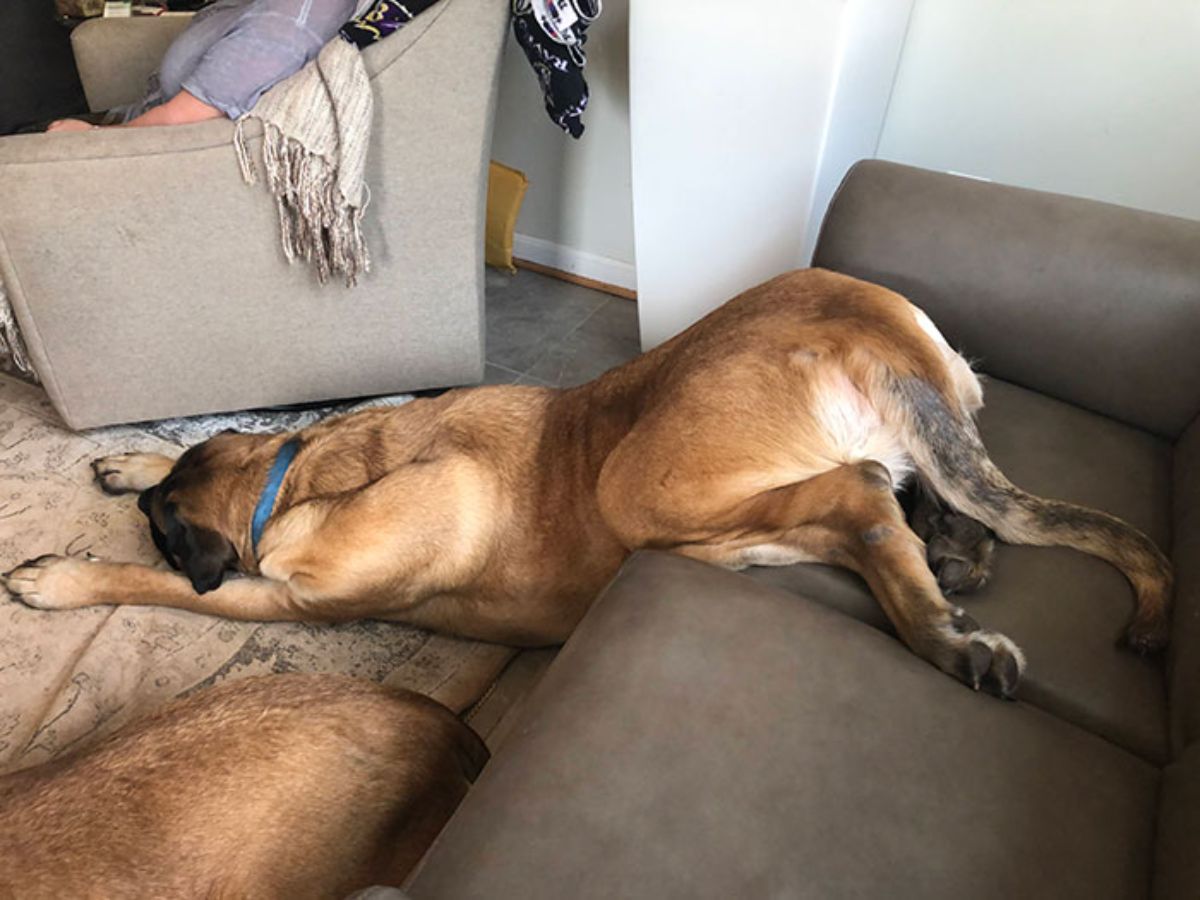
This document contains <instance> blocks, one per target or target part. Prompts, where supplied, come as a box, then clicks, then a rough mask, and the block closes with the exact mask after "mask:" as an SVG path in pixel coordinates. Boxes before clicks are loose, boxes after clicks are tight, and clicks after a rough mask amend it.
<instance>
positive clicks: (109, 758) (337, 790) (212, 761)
mask: <svg viewBox="0 0 1200 900" xmlns="http://www.w3.org/2000/svg"><path fill="white" fill-rule="evenodd" d="M486 759H487V750H486V749H485V748H484V746H483V742H482V741H480V740H479V738H478V737H477V736H476V735H475V733H474V732H473V731H471V729H470V728H468V727H467V726H466V725H464V724H462V723H461V722H460V721H459V720H458V719H457V718H456V717H455V716H454V715H453V714H452V713H451V712H450V711H449V710H447V709H446V708H445V707H443V706H441V705H439V704H437V703H435V702H434V701H432V700H429V699H427V698H425V697H422V696H420V695H419V694H414V693H412V692H410V691H395V690H389V689H386V688H383V687H380V686H378V685H376V684H373V683H371V682H367V681H361V680H355V679H350V678H342V677H338V676H326V675H276V676H267V677H262V678H250V679H246V680H243V681H237V682H232V683H227V684H223V685H221V686H219V687H216V688H213V689H211V690H207V691H204V692H202V693H199V694H197V695H195V696H194V697H191V698H188V699H187V700H184V701H181V702H176V703H173V704H171V705H169V706H167V707H165V708H163V709H162V710H161V711H159V712H157V713H155V714H154V715H152V716H150V717H149V718H146V719H143V720H141V721H138V722H135V723H133V724H132V725H130V726H127V727H126V728H124V729H122V730H121V731H119V732H117V733H116V734H114V735H112V736H111V737H110V738H108V739H107V740H105V741H103V742H102V743H100V744H99V745H97V746H96V747H94V748H91V749H89V750H85V751H83V752H81V753H77V754H74V755H72V756H69V757H65V758H62V759H58V760H54V761H52V762H49V763H46V764H44V765H40V766H35V767H34V768H32V769H25V770H23V771H20V772H15V773H13V774H11V775H6V776H3V777H0V860H3V863H2V864H0V897H30V898H33V897H108V898H113V897H261V898H270V897H279V898H289V900H290V898H299V897H314V898H317V897H320V898H325V897H345V896H346V895H347V894H349V893H350V892H351V891H353V890H357V889H359V888H363V887H366V886H369V885H372V884H390V885H397V886H398V885H399V884H400V883H401V881H402V880H403V879H404V877H405V875H406V874H407V873H408V871H409V869H411V868H412V866H413V865H415V864H416V862H417V861H418V860H419V859H420V858H421V856H422V855H423V854H424V852H425V850H426V849H427V848H428V846H429V844H430V843H432V841H433V839H434V838H435V837H436V836H437V833H438V832H439V831H440V830H441V828H442V826H443V825H444V824H445V822H446V820H447V819H448V818H449V817H450V814H451V813H452V812H453V811H454V809H455V808H456V807H457V806H458V803H459V801H460V800H462V798H463V796H465V794H466V792H467V788H468V787H469V786H470V783H471V782H472V781H473V780H474V779H475V776H476V775H477V774H478V772H479V770H480V769H481V768H482V766H483V764H484V762H485V761H486Z"/></svg>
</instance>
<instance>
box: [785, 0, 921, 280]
mask: <svg viewBox="0 0 1200 900" xmlns="http://www.w3.org/2000/svg"><path fill="white" fill-rule="evenodd" d="M913 2H914V0H849V2H848V3H847V5H846V13H845V18H844V20H843V24H842V28H841V40H840V41H839V42H838V44H839V50H838V59H837V62H836V63H835V68H836V71H837V82H836V86H835V87H834V91H833V104H832V107H831V109H830V113H829V123H828V126H827V127H826V135H825V144H824V147H823V148H822V150H821V163H820V168H819V171H818V174H817V183H816V188H815V192H814V195H813V204H812V214H811V216H810V218H809V223H808V236H807V240H806V241H805V243H804V251H803V254H802V255H803V258H804V260H805V261H806V262H807V261H808V260H809V259H811V258H812V253H813V250H814V249H815V248H816V245H817V234H818V231H819V230H820V227H821V220H822V219H823V218H825V210H826V208H827V207H828V206H829V201H830V200H831V199H833V193H834V191H836V190H837V186H838V185H839V184H841V183H842V178H843V177H844V176H845V174H846V172H847V171H848V170H849V168H850V167H851V166H852V165H854V164H855V163H856V162H858V161H859V160H860V159H871V158H873V157H874V156H875V153H876V151H877V150H878V148H879V138H880V135H881V134H882V132H883V124H884V119H885V117H886V115H887V109H888V101H889V100H890V99H891V96H892V86H893V84H894V83H895V80H896V69H897V67H898V66H899V65H900V51H901V50H902V49H903V47H904V40H905V34H906V33H907V31H908V22H909V18H910V16H911V15H912V10H913Z"/></svg>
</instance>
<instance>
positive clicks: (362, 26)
mask: <svg viewBox="0 0 1200 900" xmlns="http://www.w3.org/2000/svg"><path fill="white" fill-rule="evenodd" d="M435 3H437V0H407V2H405V3H397V2H396V0H376V2H375V3H374V5H372V6H371V8H370V9H368V10H367V11H366V12H365V13H363V14H362V15H361V16H358V17H357V18H354V19H351V20H350V21H349V22H347V23H346V24H345V25H343V26H342V31H341V34H342V37H344V38H345V39H346V40H348V41H349V42H350V43H352V44H354V45H355V46H356V47H358V48H359V49H360V50H361V49H362V48H363V47H366V46H367V45H368V44H374V43H375V42H376V41H382V40H383V39H384V38H385V37H387V36H388V35H389V34H392V33H393V32H395V31H399V30H400V29H401V28H403V27H404V26H405V25H407V24H408V23H409V22H411V21H412V20H413V19H415V18H416V17H417V16H419V15H420V14H421V13H423V12H425V10H427V9H429V7H431V6H433V4H435Z"/></svg>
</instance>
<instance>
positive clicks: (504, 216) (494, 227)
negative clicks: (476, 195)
mask: <svg viewBox="0 0 1200 900" xmlns="http://www.w3.org/2000/svg"><path fill="white" fill-rule="evenodd" d="M527 187H529V179H528V178H526V177H525V173H523V172H518V171H517V170H516V169H510V168H509V167H508V166H505V165H501V164H500V163H498V162H496V161H494V160H493V161H492V164H491V166H490V168H489V170H488V199H487V231H486V239H485V241H484V259H485V260H486V261H487V264H488V265H489V266H496V267H497V268H499V269H507V270H508V271H509V272H515V271H517V269H516V267H515V266H514V265H513V231H514V230H515V229H516V227H517V214H518V213H520V211H521V201H522V200H523V199H524V197H525V189H526V188H527Z"/></svg>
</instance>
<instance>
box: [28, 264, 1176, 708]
mask: <svg viewBox="0 0 1200 900" xmlns="http://www.w3.org/2000/svg"><path fill="white" fill-rule="evenodd" d="M981 405H982V392H981V387H980V384H979V380H978V379H977V377H976V376H975V374H974V373H973V372H972V371H971V369H970V367H969V366H968V365H967V364H966V362H965V361H964V360H963V359H962V358H961V357H960V356H959V355H958V354H956V353H955V352H954V351H953V350H951V348H950V347H949V345H947V343H946V341H945V340H944V338H942V336H941V334H940V333H939V332H938V330H937V329H936V328H935V327H934V325H933V323H932V322H930V320H929V318H928V317H927V316H925V314H924V313H922V312H921V311H920V310H919V309H917V308H916V307H914V306H912V305H911V304H910V303H909V302H908V301H906V300H905V299H904V298H903V297H901V296H899V295H898V294H895V293H893V292H891V291H888V290H886V289H884V288H881V287H877V286H874V285H870V284H867V283H864V282H862V281H858V280H855V279H852V278H848V277H845V276H842V275H837V274H834V273H831V272H826V271H822V270H817V269H812V270H805V271H799V272H794V273H791V274H788V275H783V276H780V277H779V278H776V279H774V280H773V281H771V282H768V283H767V284H765V285H762V286H760V287H758V288H755V289H753V290H750V291H748V292H746V293H745V294H742V295H741V296H739V297H737V298H735V299H734V300H732V301H730V302H729V303H727V304H726V305H725V306H723V307H721V308H720V309H718V310H716V311H714V312H713V313H712V314H710V315H709V316H708V317H706V318H705V319H703V320H702V321H701V322H699V323H697V324H696V325H694V326H692V327H691V328H689V329H688V330H687V331H686V332H684V333H683V334H681V335H679V336H677V337H676V338H674V339H673V340H671V341H669V342H667V343H666V344H664V345H662V346H660V347H658V348H657V349H655V350H652V351H650V352H649V353H646V354H644V355H643V356H641V357H639V358H637V359H635V360H633V361H632V362H630V363H628V364H627V365H624V366H621V367H619V368H617V369H614V370H612V371H610V372H608V373H606V374H605V375H604V376H602V377H600V378H598V379H596V380H595V381H592V382H590V383H589V384H585V385H583V386H581V387H578V388H575V389H572V390H565V391H556V390H549V389H541V388H532V387H486V388H478V389H475V390H466V391H457V392H453V393H449V394H445V395H443V396H441V397H439V398H437V399H433V400H421V401H417V402H413V403H410V404H409V405H407V406H403V407H400V408H398V409H397V408H392V409H378V410H370V411H366V412H361V413H358V414H355V415H351V416H347V417H344V418H341V419H337V420H333V421H326V422H322V423H320V424H318V425H315V426H313V427H312V428H308V429H306V430H304V431H302V432H300V433H299V434H298V435H296V436H295V437H294V438H289V437H288V436H274V437H258V436H247V435H238V434H227V435H222V436H219V437H216V438H214V439H212V440H210V441H208V442H206V443H204V444H202V445H200V446H198V447H195V448H193V449H191V450H189V451H188V452H187V453H185V454H184V455H183V457H182V458H181V459H180V460H179V461H178V463H174V462H173V461H172V460H170V459H167V458H165V457H161V456H146V455H135V456H124V457H115V458H110V459H106V460H99V461H98V462H97V465H96V471H97V475H98V477H99V478H100V481H101V484H102V485H103V486H104V487H105V489H106V490H109V491H145V492H146V493H145V494H143V496H142V498H141V502H142V506H143V508H144V509H145V510H146V511H147V513H148V515H149V516H150V519H151V523H152V527H153V528H154V530H155V532H156V535H157V539H158V541H159V545H160V547H162V549H163V550H164V552H165V553H166V555H167V557H168V559H170V560H171V561H172V563H173V564H175V565H176V566H177V567H178V568H180V569H181V570H182V571H183V572H184V573H185V575H186V576H187V577H181V576H179V575H174V574H171V573H169V572H165V571H160V570H156V569H150V568H146V567H143V566H130V565H121V564H118V563H99V562H96V563H93V562H88V561H85V560H81V559H75V558H60V557H44V558H42V559H39V560H35V561H32V562H30V563H27V564H23V565H21V566H19V567H18V568H17V569H16V570H14V571H13V572H11V573H9V575H8V582H7V583H8V588H9V590H10V591H11V592H12V593H13V594H14V595H15V596H17V597H18V598H20V599H21V600H23V601H25V602H26V603H28V604H30V605H31V606H35V607H38V608H42V609H69V608H73V607H79V606H86V605H89V604H97V603H134V604H162V605H168V606H176V607H181V608H184V609H190V610H195V611H198V612H205V613H213V614H216V615H222V616H231V617H235V618H243V619H303V620H337V619H354V618H359V617H379V618H387V619H396V620H402V621H405V622H410V623H412V624H415V625H421V626H426V627H429V628H434V629H439V630H442V631H448V632H452V633H455V634H460V635H467V636H471V637H477V638H483V639H485V640H491V641H498V642H502V643H509V644H519V645H534V644H547V643H553V642H559V641H562V640H563V639H564V638H566V636H567V635H568V634H570V632H571V629H572V628H574V626H575V624H576V623H577V622H578V621H579V619H580V617H581V616H582V615H583V614H584V612H585V611H586V609H587V607H588V604H589V603H590V602H591V600H592V598H593V597H594V596H595V595H596V593H597V591H598V590H599V589H600V588H601V587H602V586H603V585H604V583H605V582H606V581H607V580H608V579H609V578H610V577H611V576H612V575H613V573H614V572H615V570H616V569H617V567H618V566H619V565H620V563H621V561H622V560H623V559H624V558H625V556H626V555H627V554H628V553H629V552H630V551H632V550H635V549H637V548H639V547H657V548H667V549H671V550H675V551H677V552H679V553H683V554H686V555H689V556H693V557H697V558H699V559H704V560H709V561H711V562H714V563H717V564H720V565H724V566H732V567H741V566H747V565H751V564H760V565H776V564H786V563H793V562H797V561H801V560H814V561H820V562H826V563H832V564H836V565H840V566H845V567H847V568H850V569H853V570H854V571H856V572H858V573H860V574H861V575H862V577H863V578H864V579H865V580H866V581H867V583H868V584H869V585H870V587H871V589H872V591H873V592H874V594H875V596H876V597H877V598H878V600H879V602H880V603H881V604H882V606H883V608H884V610H885V611H886V612H887V614H888V616H889V618H890V619H891V621H892V622H893V623H894V625H895V627H896V631H897V632H898V634H899V635H900V637H901V638H902V639H903V640H904V641H905V642H906V643H907V644H908V646H909V647H911V648H912V649H913V650H914V651H915V652H916V653H917V654H919V655H920V656H922V657H924V658H925V659H927V660H929V661H930V662H932V663H933V664H934V665H936V666H938V667H939V668H941V669H942V670H943V671H946V672H949V673H951V674H953V675H955V676H956V677H958V678H960V679H961V680H963V681H965V682H966V683H968V684H970V685H973V686H974V687H976V688H979V687H984V688H986V689H988V690H989V691H992V692H994V693H999V694H1002V695H1008V694H1011V693H1012V691H1013V690H1014V689H1015V687H1016V684H1017V682H1018V680H1019V677H1020V674H1021V671H1022V668H1023V666H1024V661H1023V659H1022V656H1021V653H1020V651H1019V650H1018V649H1017V647H1016V646H1015V645H1014V644H1013V643H1012V642H1011V641H1010V640H1009V639H1007V638H1005V637H1004V636H1002V635H999V634H996V633H993V632H990V631H986V630H984V629H982V628H980V627H979V626H978V625H977V624H976V623H975V622H974V621H972V620H971V619H970V618H969V617H968V616H966V615H965V614H963V612H962V611H961V610H960V609H958V608H956V607H954V606H952V605H951V604H949V603H948V602H946V600H945V599H944V597H943V596H942V593H941V591H940V590H939V589H938V583H937V580H936V579H935V578H934V576H933V574H932V573H931V572H930V570H929V568H928V566H927V564H926V557H925V548H924V546H923V544H922V542H921V540H920V539H919V538H918V537H917V536H916V535H915V534H914V533H913V531H912V530H910V529H909V528H908V527H907V526H906V524H905V521H904V518H903V514H902V512H901V509H900V507H899V505H898V503H897V500H896V497H895V495H894V492H893V488H894V487H896V486H897V485H899V484H900V483H902V482H903V481H904V480H905V479H906V478H908V477H909V476H910V474H912V473H913V472H914V471H915V472H916V473H917V474H918V476H919V478H920V480H921V482H922V483H923V484H924V485H926V486H927V487H928V488H929V489H930V490H931V491H932V493H934V494H935V495H936V496H937V497H939V498H940V500H941V502H943V503H944V504H945V505H946V506H948V507H949V508H951V509H952V510H954V511H956V512H958V513H961V514H963V515H965V516H969V517H971V518H974V519H977V520H979V521H980V522H982V523H984V524H985V525H987V526H988V527H989V528H991V529H992V530H993V531H994V532H995V534H996V535H997V536H998V537H999V538H1000V539H1001V540H1005V541H1009V542H1012V543H1022V544H1040V545H1064V546H1068V547H1075V548H1077V549H1079V550H1082V551H1084V552H1087V553H1092V554H1095V555H1097V556H1099V557H1101V558H1103V559H1105V560H1108V561H1109V562H1110V563H1112V564H1113V565H1115V566H1117V567H1118V568H1119V569H1120V570H1121V571H1122V572H1124V573H1125V575H1126V576H1127V577H1128V579H1129V581H1130V582H1131V583H1132V585H1133V588H1134V591H1135V594H1136V601H1137V602H1136V612H1135V614H1134V617H1133V620H1132V622H1131V624H1130V626H1129V630H1128V640H1129V643H1130V645H1131V646H1132V647H1134V648H1135V649H1137V650H1140V651H1151V650H1156V649H1158V648H1160V647H1162V646H1163V645H1164V644H1165V643H1166V639H1167V608H1168V604H1169V599H1170V592H1171V569H1170V565H1169V563H1168V562H1167V560H1166V559H1165V557H1164V556H1163V555H1162V554H1161V553H1160V552H1159V551H1158V549H1157V548H1156V547H1155V546H1154V545H1153V543H1152V542H1151V541H1150V540H1148V539H1147V538H1146V537H1145V536H1144V535H1142V534H1141V533H1140V532H1138V531H1136V530H1134V529H1133V528H1131V527H1130V526H1128V525H1126V524H1125V523H1124V522H1121V521H1120V520H1118V519H1115V518H1113V517H1112V516H1109V515H1106V514H1105V513H1101V512H1095V511H1092V510H1088V509H1083V508H1080V507H1077V506H1072V505H1069V504H1066V503H1059V502H1055V501H1047V500H1041V499H1039V498H1036V497H1033V496H1030V495H1029V494H1027V493H1024V492H1023V491H1021V490H1019V489H1017V488H1016V487H1014V486H1013V485H1012V484H1011V483H1009V482H1008V481H1007V480H1006V479H1005V478H1004V476H1003V475H1002V474H1001V473H1000V472H999V470H997V468H996V467H995V465H993V463H992V462H991V460H990V459H989V458H988V456H987V453H986V452H985V450H984V448H983V445H982V444H981V443H980V439H979V434H978V431H977V430H976V426H975V422H974V418H973V416H974V413H975V412H976V411H977V410H978V409H979V408H980V406H981ZM289 444H290V445H291V446H292V447H293V448H294V447H297V446H298V448H299V450H298V453H297V455H296V457H295V460H294V462H293V463H292V464H291V466H290V468H287V469H286V474H285V476H284V478H283V482H282V487H281V489H280V490H279V493H278V497H277V498H271V497H270V495H269V492H268V493H267V494H264V490H265V485H266V484H267V482H268V480H269V475H268V473H269V470H271V469H272V466H273V464H275V462H276V460H277V458H278V457H279V454H280V452H281V449H283V448H286V447H287V446H288V445H289ZM264 496H266V497H267V499H271V500H272V503H271V504H268V509H267V511H268V512H270V511H271V510H270V507H271V506H272V505H273V513H272V515H271V518H270V520H269V522H268V523H267V524H266V527H265V530H264V532H263V535H262V540H261V542H260V543H259V544H258V545H257V546H255V541H254V539H253V527H252V519H253V517H254V513H255V510H256V508H257V507H258V506H259V505H260V504H261V502H262V499H261V498H263V497H264ZM981 533H982V534H983V535H985V536H986V534H987V532H986V531H981ZM230 569H238V570H240V571H242V572H244V573H247V574H248V575H249V576H250V577H244V578H224V573H225V572H226V571H227V570H230Z"/></svg>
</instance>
